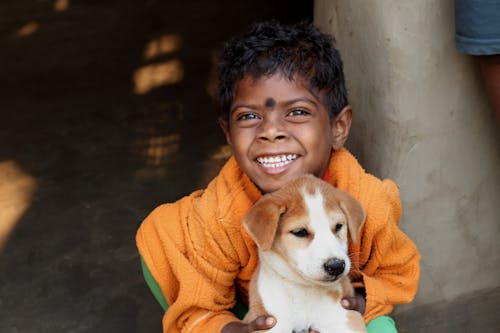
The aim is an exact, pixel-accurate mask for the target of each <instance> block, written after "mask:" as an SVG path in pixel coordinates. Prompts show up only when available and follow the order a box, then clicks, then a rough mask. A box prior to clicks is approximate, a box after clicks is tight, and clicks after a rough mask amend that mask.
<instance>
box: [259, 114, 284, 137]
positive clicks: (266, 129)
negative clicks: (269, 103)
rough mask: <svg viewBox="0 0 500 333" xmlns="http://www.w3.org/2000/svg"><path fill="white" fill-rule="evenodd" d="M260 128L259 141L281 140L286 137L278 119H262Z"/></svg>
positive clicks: (282, 125)
mask: <svg viewBox="0 0 500 333" xmlns="http://www.w3.org/2000/svg"><path fill="white" fill-rule="evenodd" d="M260 127H261V128H260V133H259V138H260V139H261V140H265V141H275V140H282V139H285V138H286V137H287V136H288V135H287V132H286V128H285V126H284V124H283V122H282V121H281V120H279V119H266V118H264V119H263V121H262V123H261V126H260Z"/></svg>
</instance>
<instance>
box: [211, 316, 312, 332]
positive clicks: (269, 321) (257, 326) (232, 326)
mask: <svg viewBox="0 0 500 333" xmlns="http://www.w3.org/2000/svg"><path fill="white" fill-rule="evenodd" d="M274 325H276V319H274V318H273V317H266V316H260V317H257V318H256V319H255V320H254V321H252V322H250V323H248V324H244V323H242V322H239V321H235V322H232V323H229V324H227V325H226V326H224V328H223V329H222V332H221V333H250V332H255V331H259V330H268V329H270V328H272V327H273V326H274ZM309 332H310V333H320V332H317V331H312V330H311V331H309ZM290 333H291V332H290Z"/></svg>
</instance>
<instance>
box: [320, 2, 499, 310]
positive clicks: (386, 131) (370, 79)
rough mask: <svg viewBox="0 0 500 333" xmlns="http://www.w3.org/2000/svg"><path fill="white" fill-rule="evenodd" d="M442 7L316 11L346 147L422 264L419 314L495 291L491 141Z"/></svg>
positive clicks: (494, 145)
mask: <svg viewBox="0 0 500 333" xmlns="http://www.w3.org/2000/svg"><path fill="white" fill-rule="evenodd" d="M453 10H454V7H453V1H452V0H441V1H431V0H426V1H414V0H403V1H401V0H385V1H381V0H380V1H365V0H316V1H315V13H314V14H315V16H314V20H315V23H316V24H317V25H318V26H319V27H320V28H321V29H322V30H324V31H326V32H331V33H333V35H334V36H335V38H336V39H337V45H338V48H339V50H340V52H341V54H342V57H343V60H344V66H345V73H346V76H347V80H348V88H349V93H350V101H351V104H352V105H353V108H354V112H355V118H354V126H353V129H352V132H351V138H350V140H349V142H348V147H349V148H350V149H351V150H352V151H353V152H354V153H355V154H356V155H357V156H358V158H359V159H360V161H361V162H362V164H363V165H364V166H365V167H366V169H367V170H368V171H369V172H371V173H374V174H375V175H377V176H378V177H382V178H392V179H394V180H395V181H396V182H397V183H398V184H399V186H400V190H401V197H402V201H403V208H404V214H403V219H402V223H401V228H402V229H403V230H405V232H407V233H408V234H409V235H410V237H411V238H412V239H413V240H414V241H415V242H416V243H417V246H418V247H419V249H420V251H421V253H422V256H423V260H422V266H421V267H422V276H421V280H420V287H419V292H418V295H417V297H416V300H415V302H413V303H412V304H411V305H410V306H408V307H407V308H412V307H414V306H416V305H419V304H426V303H432V302H437V301H443V300H452V299H456V298H457V297H458V296H460V295H463V294H466V293H470V292H472V291H477V290H481V289H490V288H493V289H494V288H495V287H498V286H499V285H500V279H499V276H500V241H499V240H498V237H499V236H500V232H499V231H500V230H499V229H500V152H499V147H500V144H499V143H500V140H499V135H498V132H499V128H498V127H497V126H496V124H495V120H494V115H493V111H492V109H491V107H490V105H489V103H488V100H487V98H486V95H485V94H484V92H483V89H482V88H483V86H482V81H481V77H480V75H479V71H478V69H477V67H476V66H475V63H474V62H473V61H472V59H471V58H469V57H468V56H465V55H463V54H460V53H458V52H457V51H456V50H455V48H454V16H453Z"/></svg>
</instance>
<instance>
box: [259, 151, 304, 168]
mask: <svg viewBox="0 0 500 333" xmlns="http://www.w3.org/2000/svg"><path fill="white" fill-rule="evenodd" d="M297 157H298V155H297V154H288V155H285V154H283V155H276V156H266V157H258V158H257V161H258V162H259V163H260V164H262V165H263V166H264V167H266V168H279V167H282V166H284V165H287V164H289V163H291V162H292V161H293V160H295V159H297Z"/></svg>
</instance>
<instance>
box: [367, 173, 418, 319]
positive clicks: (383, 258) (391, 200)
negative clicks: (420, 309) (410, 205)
mask: <svg viewBox="0 0 500 333" xmlns="http://www.w3.org/2000/svg"><path fill="white" fill-rule="evenodd" d="M381 192H382V193H379V194H378V195H376V196H375V197H376V199H374V200H372V201H371V202H370V203H368V209H367V220H366V221H365V227H364V230H363V238H362V239H363V240H362V242H361V243H362V244H361V249H360V250H361V253H362V255H361V258H360V263H361V265H360V268H361V275H362V280H363V283H364V287H365V291H366V311H365V315H364V318H365V321H366V322H369V321H370V320H372V319H374V318H376V317H378V316H381V315H384V314H388V313H390V312H392V310H393V308H394V305H396V304H402V303H409V302H410V301H412V300H413V298H414V296H415V294H416V292H417V286H418V280H419V276H420V266H419V262H420V254H419V252H418V250H417V248H416V246H415V244H414V243H413V242H412V241H411V240H410V238H409V237H408V236H407V235H406V234H405V233H404V232H403V231H402V230H401V229H400V228H399V226H398V224H399V219H400V216H401V204H400V199H399V191H398V189H397V187H396V185H395V184H394V183H393V182H392V181H389V180H384V181H383V182H382V191H381Z"/></svg>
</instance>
